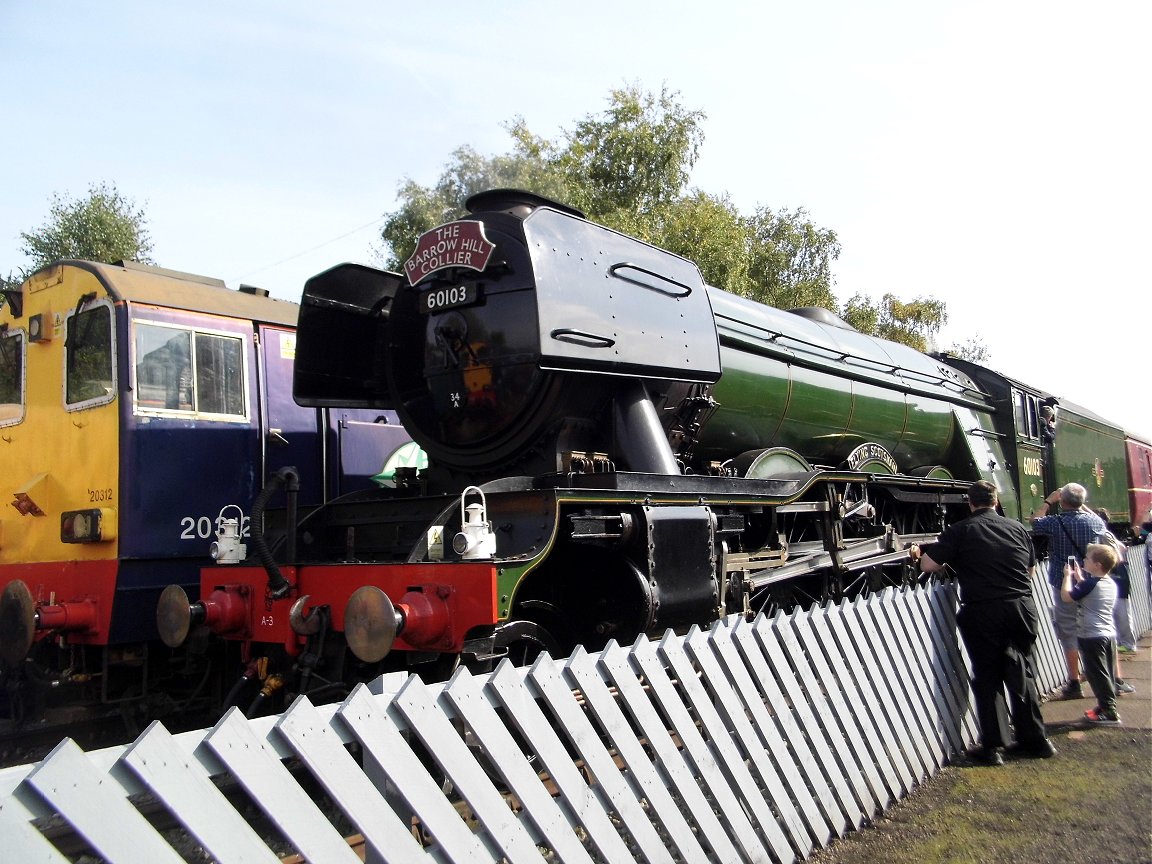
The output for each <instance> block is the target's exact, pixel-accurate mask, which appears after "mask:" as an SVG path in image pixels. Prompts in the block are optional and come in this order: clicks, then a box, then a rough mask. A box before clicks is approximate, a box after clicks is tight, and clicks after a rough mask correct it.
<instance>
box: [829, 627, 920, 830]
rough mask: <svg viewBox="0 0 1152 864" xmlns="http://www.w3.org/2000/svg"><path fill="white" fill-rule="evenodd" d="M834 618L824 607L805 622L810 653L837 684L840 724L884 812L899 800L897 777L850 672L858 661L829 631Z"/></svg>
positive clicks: (871, 716)
mask: <svg viewBox="0 0 1152 864" xmlns="http://www.w3.org/2000/svg"><path fill="white" fill-rule="evenodd" d="M834 615H835V610H834V608H832V607H826V608H824V609H822V610H821V611H820V614H812V615H810V616H809V621H808V623H809V626H810V627H811V628H812V634H813V637H814V638H813V648H812V650H811V653H812V654H813V656H814V661H813V662H814V665H816V666H817V674H818V675H820V676H821V678H823V676H824V675H825V674H826V675H828V676H829V677H830V680H834V681H835V682H836V688H835V689H836V692H835V699H837V700H838V701H839V702H840V704H841V706H842V707H841V708H840V713H841V720H842V722H844V720H847V722H848V723H849V725H850V726H851V727H852V728H853V731H854V733H855V734H856V735H857V736H858V745H857V746H858V748H859V749H858V757H859V759H860V761H861V763H862V767H863V768H864V770H865V771H866V772H868V771H871V775H870V776H871V777H872V778H873V779H872V781H870V782H873V783H875V784H877V785H874V786H873V789H874V792H875V795H876V799H877V801H878V802H879V804H880V807H881V808H882V809H883V808H884V807H887V806H888V804H889V803H891V802H892V801H894V800H895V799H896V798H899V797H900V788H901V786H900V778H899V775H898V774H897V773H896V770H895V766H894V765H893V764H892V758H891V756H890V754H889V751H888V747H887V745H886V744H885V742H884V740H883V739H882V737H881V733H880V729H879V728H878V725H879V724H876V723H875V722H874V720H873V717H874V715H872V713H871V711H870V709H869V705H868V703H867V702H866V701H865V699H864V693H863V691H862V690H861V688H860V686H859V684H858V683H857V681H856V679H855V677H854V676H853V674H852V672H851V666H852V663H853V661H855V662H859V660H858V658H856V657H853V656H848V655H846V654H845V653H844V649H843V648H842V647H841V645H840V644H839V642H838V640H837V637H836V635H835V634H834V633H833V631H832V627H831V625H830V619H831V618H832V617H833V616H834ZM850 648H851V646H849V649H850ZM821 666H823V667H825V669H826V671H821Z"/></svg>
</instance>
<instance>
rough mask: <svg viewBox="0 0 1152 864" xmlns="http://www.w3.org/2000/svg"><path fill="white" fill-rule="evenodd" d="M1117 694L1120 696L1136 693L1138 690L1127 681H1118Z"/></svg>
mask: <svg viewBox="0 0 1152 864" xmlns="http://www.w3.org/2000/svg"><path fill="white" fill-rule="evenodd" d="M1116 692H1117V693H1120V694H1124V693H1135V692H1136V688H1135V687H1133V686H1132V685H1131V684H1129V683H1128V682H1127V681H1117V682H1116Z"/></svg>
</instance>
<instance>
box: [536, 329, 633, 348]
mask: <svg viewBox="0 0 1152 864" xmlns="http://www.w3.org/2000/svg"><path fill="white" fill-rule="evenodd" d="M548 335H549V336H551V337H552V338H553V339H555V340H556V341H557V342H571V343H572V344H573V345H583V346H584V347H585V348H611V347H612V346H613V345H615V344H616V340H615V339H609V338H608V337H607V336H601V335H599V334H597V333H586V332H585V331H583V330H573V329H572V328H570V327H561V328H559V329H556V330H553V331H552V332H551V333H549V334H548Z"/></svg>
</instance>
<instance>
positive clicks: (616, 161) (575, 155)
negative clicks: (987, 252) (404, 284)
mask: <svg viewBox="0 0 1152 864" xmlns="http://www.w3.org/2000/svg"><path fill="white" fill-rule="evenodd" d="M704 119H705V115H704V113H703V112H702V111H692V110H688V109H687V108H685V107H684V106H683V105H681V104H680V102H679V99H678V94H677V93H675V92H670V91H669V90H668V89H667V88H664V89H662V90H661V91H660V93H659V94H653V93H649V92H645V91H643V90H642V89H641V88H640V87H639V86H638V85H632V86H629V87H626V88H623V89H618V90H613V91H612V92H611V93H610V94H609V97H608V107H607V108H606V109H605V110H604V111H603V112H602V113H600V114H595V115H588V116H586V117H584V118H583V119H582V120H579V121H578V122H577V123H576V125H575V127H574V128H573V129H572V130H570V131H565V132H563V133H562V134H561V136H560V138H559V139H558V140H556V141H549V140H547V139H544V138H541V137H539V136H537V135H534V134H533V133H532V132H531V131H530V130H529V129H528V127H527V125H526V124H525V122H524V120H523V118H520V117H517V118H515V119H514V120H513V121H512V122H511V123H510V124H508V126H507V127H506V128H507V130H508V132H509V134H510V136H511V138H512V150H511V152H509V153H507V154H504V155H500V156H495V157H485V156H481V155H480V154H479V153H477V152H476V151H475V150H474V149H472V148H471V147H467V146H464V147H460V148H459V149H457V150H456V151H454V152H453V153H452V156H451V159H450V160H449V163H448V165H447V166H446V168H445V170H444V172H443V173H442V174H441V175H440V178H439V179H438V180H437V181H436V183H435V184H434V185H433V186H431V187H427V186H421V185H420V184H418V183H416V182H415V181H413V180H411V179H408V178H406V179H405V180H404V181H403V183H402V184H401V186H400V191H399V197H400V200H401V202H402V203H401V206H400V209H398V210H397V211H395V212H394V213H390V214H388V215H387V216H386V218H385V223H384V227H383V229H382V231H381V235H380V236H381V239H382V240H383V241H384V247H385V250H384V255H383V256H382V257H384V258H385V266H386V267H388V268H390V269H392V270H399V269H400V268H401V266H402V264H403V262H404V261H405V260H406V259H407V258H408V256H409V255H410V254H411V253H412V250H413V249H414V248H415V246H416V240H417V238H418V237H419V236H420V234H422V233H423V232H425V231H427V230H429V229H431V228H434V227H436V226H437V225H441V224H443V223H445V222H450V221H452V220H453V219H457V218H459V217H460V216H461V215H462V213H463V205H464V201H465V199H467V198H468V196H470V195H472V194H474V193H476V192H480V191H483V190H486V189H495V188H519V189H527V190H530V191H532V192H535V193H537V194H539V195H543V196H545V197H548V198H552V199H553V200H556V201H561V202H563V203H565V204H568V205H569V206H572V207H576V208H577V209H579V210H582V211H583V212H584V213H585V214H587V216H588V218H589V219H591V220H592V221H594V222H599V223H600V224H602V225H606V226H608V227H610V228H614V229H616V230H617V231H621V232H623V233H625V234H628V235H630V236H633V237H637V238H639V239H641V240H646V241H648V242H649V243H652V244H653V245H656V246H659V247H661V248H664V249H667V250H669V251H671V252H675V253H677V254H679V255H682V256H684V257H685V258H688V259H689V260H691V261H693V262H695V263H696V265H697V266H698V267H699V268H700V272H701V273H702V274H703V276H704V279H705V281H707V282H708V283H709V284H710V285H715V286H716V287H719V288H724V289H725V290H728V291H731V292H733V293H735V294H740V295H742V296H745V297H749V298H751V299H753V300H757V301H759V302H761V303H766V304H769V305H772V306H776V307H778V308H781V309H790V308H795V307H798V306H822V307H824V308H826V309H831V310H833V311H838V312H840V314H841V315H842V316H843V317H846V318H847V319H848V320H849V321H850V322H851V323H852V324H853V325H854V326H856V327H857V329H859V330H862V331H864V332H867V333H872V334H875V335H878V336H883V337H885V338H888V339H895V340H897V341H900V342H905V343H906V344H909V345H912V346H913V347H916V348H918V349H920V350H924V348H925V347H926V346H927V344H928V338H929V337H930V336H931V334H933V333H935V332H937V331H938V330H939V329H940V327H941V326H942V325H943V323H944V322H945V320H946V314H945V310H944V304H943V303H942V302H940V301H938V300H934V299H932V298H917V299H916V300H913V301H911V302H910V303H903V302H901V301H899V300H897V299H896V298H895V297H893V296H892V295H886V296H885V298H884V300H883V301H882V302H881V303H879V304H876V303H874V302H873V301H871V300H869V299H868V298H866V297H862V296H859V295H857V296H856V297H853V298H852V300H850V301H849V302H848V304H846V305H845V306H844V307H843V308H840V306H839V304H838V303H837V301H836V295H835V293H834V291H833V288H834V285H835V280H834V278H833V275H832V262H834V261H836V260H837V259H838V258H839V257H840V241H839V239H838V238H837V236H836V233H835V232H834V231H832V230H830V229H827V228H820V227H818V226H816V225H815V224H814V223H813V222H812V221H811V219H810V218H809V216H808V213H807V212H806V211H805V210H804V209H803V208H799V209H796V210H794V211H789V210H787V209H781V210H772V209H771V208H768V207H761V208H759V209H757V210H756V212H755V213H754V214H752V215H751V216H744V215H742V214H741V213H740V212H739V211H738V210H737V209H736V207H735V206H734V205H733V204H732V202H731V201H730V200H729V198H728V196H727V195H720V196H716V195H710V194H708V193H705V192H702V191H700V190H689V189H688V181H689V176H690V172H691V169H692V167H693V166H694V165H695V164H696V159H697V157H698V156H699V153H700V147H701V146H702V145H703V143H704V133H703V131H702V124H703V121H704Z"/></svg>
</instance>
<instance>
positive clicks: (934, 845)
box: [809, 727, 1152, 864]
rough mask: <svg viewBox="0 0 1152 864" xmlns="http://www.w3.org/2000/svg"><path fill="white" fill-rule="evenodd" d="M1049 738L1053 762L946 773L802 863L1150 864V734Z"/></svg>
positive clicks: (963, 765)
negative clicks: (868, 823)
mask: <svg viewBox="0 0 1152 864" xmlns="http://www.w3.org/2000/svg"><path fill="white" fill-rule="evenodd" d="M1051 731H1052V730H1051V729H1050V732H1051ZM1051 737H1052V742H1053V743H1054V744H1055V745H1056V747H1057V749H1058V750H1059V751H1060V752H1059V755H1057V756H1056V758H1054V759H1047V760H1033V759H1019V760H1009V761H1008V762H1007V764H1006V765H1004V766H1003V767H998V768H990V767H985V766H982V765H980V766H978V765H976V764H975V763H971V762H968V761H958V762H957V763H955V764H953V765H949V766H947V767H946V768H944V770H943V771H941V772H940V773H939V774H937V775H936V776H935V777H933V778H932V779H930V780H929V781H927V782H926V783H925V784H924V785H923V786H921V787H920V788H919V789H918V790H916V791H915V792H913V794H911V795H910V796H908V797H907V798H905V799H904V800H903V801H902V802H900V803H899V804H897V805H896V806H894V807H892V808H890V809H889V810H888V811H887V812H886V813H885V814H884V815H883V816H881V817H880V818H879V819H877V820H876V822H875V824H874V825H872V826H870V827H868V828H866V829H864V830H862V831H859V832H855V833H853V834H850V835H848V836H847V837H846V838H844V839H843V840H838V841H835V842H833V843H832V844H831V845H830V846H829V847H828V848H827V849H824V850H822V851H820V852H818V853H816V854H815V855H813V857H812V858H811V859H809V860H810V861H811V862H813V864H881V862H883V864H925V862H947V864H999V862H1005V864H1025V862H1034V864H1150V862H1152V731H1149V730H1148V729H1139V728H1137V729H1128V728H1124V727H1120V728H1090V729H1079V728H1071V729H1069V728H1064V729H1061V730H1060V731H1058V732H1054V733H1053V734H1052V736H1051Z"/></svg>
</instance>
